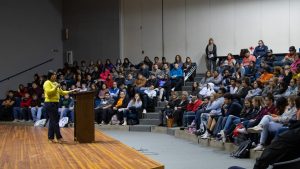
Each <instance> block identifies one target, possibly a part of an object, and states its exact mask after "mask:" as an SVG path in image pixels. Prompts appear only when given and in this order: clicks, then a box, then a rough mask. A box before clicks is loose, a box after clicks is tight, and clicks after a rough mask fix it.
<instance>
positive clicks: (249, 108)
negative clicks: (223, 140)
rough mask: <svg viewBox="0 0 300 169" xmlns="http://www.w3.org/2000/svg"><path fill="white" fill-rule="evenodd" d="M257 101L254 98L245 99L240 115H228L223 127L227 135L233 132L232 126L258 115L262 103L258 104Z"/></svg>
mask: <svg viewBox="0 0 300 169" xmlns="http://www.w3.org/2000/svg"><path fill="white" fill-rule="evenodd" d="M252 101H253V104H252ZM256 103H257V101H256V100H255V99H254V98H253V99H251V98H247V99H245V100H244V107H243V109H242V111H241V113H240V116H235V115H229V116H228V117H227V119H226V123H225V126H224V128H223V133H224V135H225V136H227V135H228V134H229V133H231V132H232V131H233V130H232V129H233V128H232V127H235V126H236V125H237V124H238V123H240V122H242V121H244V120H250V119H252V118H254V117H255V116H256V115H257V113H258V111H259V107H260V104H256Z"/></svg>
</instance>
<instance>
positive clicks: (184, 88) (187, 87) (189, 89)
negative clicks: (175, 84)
mask: <svg viewBox="0 0 300 169" xmlns="http://www.w3.org/2000/svg"><path fill="white" fill-rule="evenodd" d="M182 91H192V86H182Z"/></svg>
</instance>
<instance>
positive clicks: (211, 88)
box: [0, 40, 300, 150]
mask: <svg viewBox="0 0 300 169" xmlns="http://www.w3.org/2000/svg"><path fill="white" fill-rule="evenodd" d="M210 43H211V40H210ZM206 52H207V60H208V61H209V65H208V66H209V67H208V71H207V72H206V73H205V76H204V77H203V79H202V80H201V81H199V82H198V81H194V78H195V74H196V73H195V72H193V73H192V74H191V76H189V77H188V80H189V81H191V82H193V86H192V90H191V91H182V86H183V83H184V76H185V74H188V72H189V71H190V70H191V68H192V67H193V66H194V64H193V63H192V60H191V59H190V58H189V57H186V61H185V62H183V61H182V58H181V56H180V55H177V56H176V57H175V61H174V62H171V63H169V62H167V61H166V58H164V57H163V58H162V59H161V60H160V58H158V57H155V58H154V61H151V60H150V59H149V58H148V57H145V58H144V60H143V61H142V62H141V63H139V64H132V63H131V62H130V61H129V59H128V58H125V59H124V60H123V61H121V60H120V59H118V60H117V62H116V64H113V63H111V61H110V60H109V59H107V60H106V62H105V63H102V62H101V61H100V60H99V61H97V62H96V63H94V62H92V61H91V62H90V63H89V64H88V65H87V63H86V62H85V61H82V62H81V63H80V65H78V63H77V62H74V64H73V65H68V64H65V65H64V67H63V68H62V69H59V70H57V75H58V82H59V83H60V84H61V86H62V88H63V89H64V90H66V89H76V88H80V90H81V91H89V90H93V91H95V93H96V94H95V122H96V123H98V124H118V125H128V124H130V125H134V124H138V123H139V119H140V118H141V116H142V115H143V113H147V112H149V111H150V112H152V111H154V110H155V106H156V104H157V102H166V106H165V107H164V108H163V109H162V111H161V124H160V125H166V122H167V120H168V119H173V120H174V122H175V125H177V126H179V127H188V128H189V131H190V132H191V133H194V134H196V135H199V136H200V137H201V138H203V139H207V138H209V137H215V138H216V139H219V140H221V141H223V142H225V141H232V142H233V141H237V140H238V138H250V139H252V140H253V142H256V143H257V146H256V148H255V150H262V149H263V148H264V146H265V145H267V144H268V143H269V141H270V138H273V137H276V136H277V135H278V134H279V133H282V132H284V131H285V130H287V129H288V125H289V123H293V122H294V121H296V120H299V119H300V114H299V112H300V111H298V110H299V107H297V105H300V99H299V98H298V97H297V96H298V95H299V92H300V90H298V89H299V86H300V66H299V65H300V59H299V55H298V54H297V52H296V49H295V47H294V46H291V47H290V48H289V53H288V54H287V55H286V56H285V57H284V58H282V59H281V60H280V59H278V58H276V57H275V56H274V55H273V53H272V50H271V49H268V47H267V46H266V45H264V43H263V41H261V40H260V41H259V43H258V46H257V47H256V48H255V50H254V52H253V54H251V52H250V51H249V50H248V49H243V50H241V53H240V58H241V60H236V59H235V58H234V57H233V55H232V54H230V53H229V54H228V56H227V58H226V59H225V60H224V61H222V62H220V63H219V65H220V66H218V67H216V66H215V65H216V63H214V62H215V59H212V58H213V57H215V55H216V46H215V45H214V44H213V42H212V44H209V45H208V47H207V51H206ZM45 80H46V78H45V76H42V75H37V74H36V75H34V80H33V82H32V83H30V84H28V86H26V87H25V86H24V85H19V89H18V91H12V90H11V91H9V92H8V94H7V97H6V98H5V99H4V100H3V101H2V106H1V110H0V118H1V120H13V121H14V122H18V121H37V120H40V119H42V118H47V115H46V114H45V113H44V111H43V98H44V95H43V89H42V85H43V82H44V81H45ZM179 91H180V96H179ZM59 107H60V108H59V112H60V116H61V117H69V119H70V121H71V122H73V121H74V100H73V97H72V95H71V96H69V95H66V96H64V97H62V98H61V100H60V106H59ZM257 133H259V135H258V134H257ZM259 136H260V137H259Z"/></svg>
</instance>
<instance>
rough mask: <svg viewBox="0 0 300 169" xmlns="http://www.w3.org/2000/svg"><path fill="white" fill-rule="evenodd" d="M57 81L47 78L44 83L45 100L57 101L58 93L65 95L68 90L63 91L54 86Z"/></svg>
mask: <svg viewBox="0 0 300 169" xmlns="http://www.w3.org/2000/svg"><path fill="white" fill-rule="evenodd" d="M56 85H58V83H57V82H51V81H50V80H47V81H46V82H45V83H44V86H43V88H44V93H45V102H59V97H60V95H67V94H69V93H70V92H69V91H63V90H62V89H61V88H55V86H56Z"/></svg>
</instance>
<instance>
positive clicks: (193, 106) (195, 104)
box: [183, 95, 202, 126]
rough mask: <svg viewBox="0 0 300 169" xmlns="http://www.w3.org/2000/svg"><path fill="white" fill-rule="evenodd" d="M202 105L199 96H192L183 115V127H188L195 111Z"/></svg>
mask: <svg viewBox="0 0 300 169" xmlns="http://www.w3.org/2000/svg"><path fill="white" fill-rule="evenodd" d="M201 105H202V100H201V96H200V95H197V96H193V97H192V99H191V100H190V103H189V104H188V105H187V109H186V112H184V114H183V125H184V126H188V124H190V123H191V122H192V121H193V120H194V119H195V115H196V111H197V110H198V108H199V107H200V106H201Z"/></svg>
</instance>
